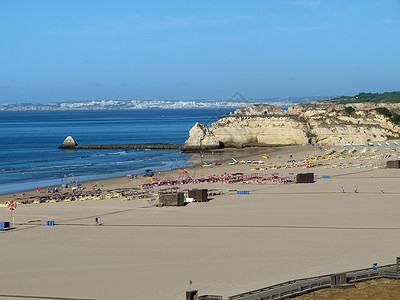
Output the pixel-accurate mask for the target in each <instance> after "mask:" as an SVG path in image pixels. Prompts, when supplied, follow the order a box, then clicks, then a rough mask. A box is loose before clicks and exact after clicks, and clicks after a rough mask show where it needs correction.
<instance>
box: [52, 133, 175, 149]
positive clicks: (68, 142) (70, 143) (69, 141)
mask: <svg viewBox="0 0 400 300" xmlns="http://www.w3.org/2000/svg"><path fill="white" fill-rule="evenodd" d="M181 147H182V145H180V144H166V143H147V144H107V145H78V143H77V142H76V141H75V140H74V139H73V138H72V137H71V136H68V137H67V138H66V139H65V140H64V142H63V143H62V144H61V145H60V146H59V147H58V148H60V149H70V150H79V149H85V150H98V149H152V150H167V149H177V150H178V149H180V148H181Z"/></svg>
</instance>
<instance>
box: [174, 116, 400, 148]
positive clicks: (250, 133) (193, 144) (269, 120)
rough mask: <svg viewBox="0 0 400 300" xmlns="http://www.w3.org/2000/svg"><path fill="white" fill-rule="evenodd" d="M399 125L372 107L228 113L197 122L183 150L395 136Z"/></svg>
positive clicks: (349, 141)
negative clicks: (273, 113)
mask: <svg viewBox="0 0 400 300" xmlns="http://www.w3.org/2000/svg"><path fill="white" fill-rule="evenodd" d="M399 134H400V127H399V126H397V125H395V124H393V123H392V122H391V121H390V120H389V119H388V118H387V117H385V116H383V115H380V114H378V113H377V112H376V111H375V110H357V111H355V112H353V113H352V115H351V116H349V115H348V114H347V113H346V112H345V111H344V110H340V111H335V110H317V111H316V110H313V111H306V112H303V113H301V114H300V115H299V116H236V115H232V116H227V117H224V118H222V119H220V120H218V121H216V122H214V123H213V124H212V125H211V126H210V127H208V126H206V125H203V124H199V123H196V125H195V126H194V127H193V128H192V129H191V130H190V137H189V139H188V140H187V141H186V142H185V144H184V146H183V148H182V149H183V150H187V149H189V150H195V149H212V148H219V147H221V146H225V147H236V148H238V147H246V146H272V145H296V144H308V143H329V144H342V143H366V142H368V141H377V140H386V139H388V138H397V137H399Z"/></svg>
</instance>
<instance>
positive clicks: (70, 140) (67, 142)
mask: <svg viewBox="0 0 400 300" xmlns="http://www.w3.org/2000/svg"><path fill="white" fill-rule="evenodd" d="M76 146H78V143H77V142H76V141H75V140H74V139H73V138H72V136H67V138H66V139H65V140H64V142H63V143H62V144H61V145H60V146H59V147H58V148H60V149H62V148H73V147H76Z"/></svg>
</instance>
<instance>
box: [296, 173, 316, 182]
mask: <svg viewBox="0 0 400 300" xmlns="http://www.w3.org/2000/svg"><path fill="white" fill-rule="evenodd" d="M313 182H314V173H299V174H297V176H296V183H313Z"/></svg>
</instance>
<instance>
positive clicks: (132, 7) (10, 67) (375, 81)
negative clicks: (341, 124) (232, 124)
mask: <svg viewBox="0 0 400 300" xmlns="http://www.w3.org/2000/svg"><path fill="white" fill-rule="evenodd" d="M0 32H1V35H0V41H1V42H0V43H1V44H0V103H10V102H41V103H45V102H51V101H65V100H91V99H127V100H129V99H182V100H184V99H228V98H229V97H230V96H232V95H233V94H234V93H235V92H236V91H239V92H240V93H241V94H242V95H244V96H245V97H247V98H270V97H290V96H310V95H354V94H357V93H358V92H384V91H394V90H400V86H399V85H400V81H399V78H400V0H334V1H332V0H263V1H257V0H255V1H225V0H220V1H215V0H213V1H207V0H205V1H173V0H170V1H151V0H150V1H122V0H119V1H111V0H110V1H102V0H92V1H91V0H82V1H74V0H68V1H63V0H59V1H42V0H35V1H21V0H15V1H6V0H1V1H0Z"/></svg>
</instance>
